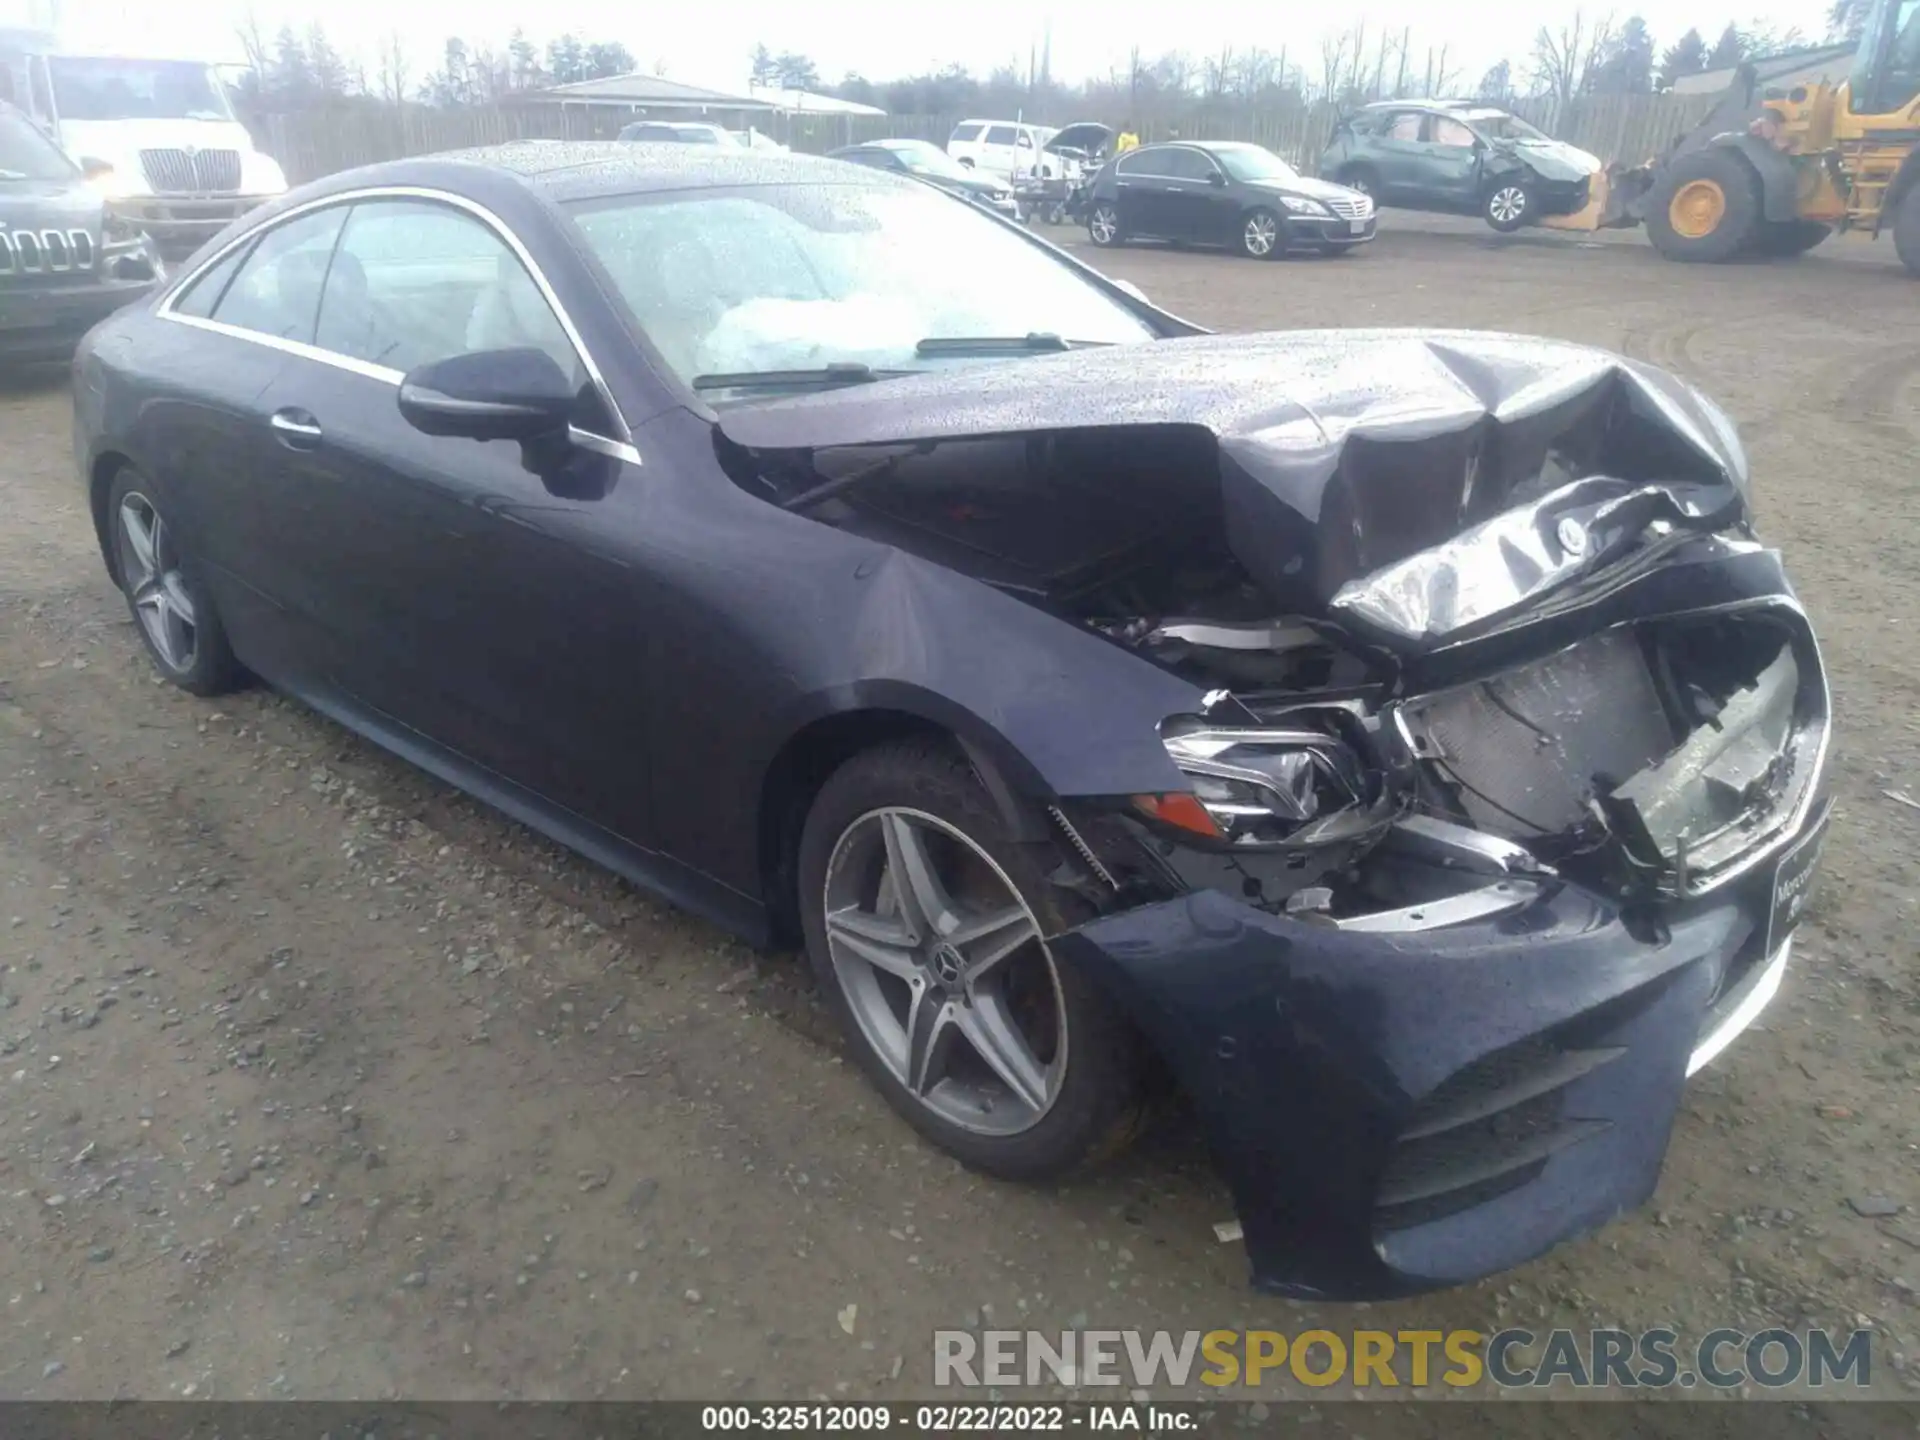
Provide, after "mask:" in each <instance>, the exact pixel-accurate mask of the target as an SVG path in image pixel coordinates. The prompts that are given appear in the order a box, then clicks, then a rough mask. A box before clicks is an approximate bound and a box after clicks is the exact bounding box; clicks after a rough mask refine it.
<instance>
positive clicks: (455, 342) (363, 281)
mask: <svg viewBox="0 0 1920 1440" xmlns="http://www.w3.org/2000/svg"><path fill="white" fill-rule="evenodd" d="M314 343H315V344H317V345H318V346H320V348H321V349H323V350H331V351H333V352H334V353H336V354H339V355H346V356H350V357H352V358H353V359H355V360H364V361H366V362H367V363H368V364H370V365H382V366H385V367H386V368H388V369H390V370H399V371H407V370H412V369H413V368H415V367H416V366H419V365H427V364H431V363H432V362H434V361H436V360H444V359H446V358H447V357H448V356H450V355H464V354H466V353H467V352H469V351H473V350H506V349H516V348H521V347H527V348H531V349H536V350H544V351H546V352H547V354H549V355H551V356H552V357H553V359H554V361H555V362H556V363H557V364H558V365H559V366H560V368H561V370H562V371H563V372H564V373H566V374H567V375H568V376H570V377H572V378H573V379H574V380H575V381H576V382H579V383H583V382H584V380H585V373H584V367H583V366H582V365H581V363H580V357H579V356H578V355H577V354H576V353H575V351H574V348H573V343H572V342H571V341H570V340H568V339H567V334H566V331H564V330H563V329H561V327H560V321H559V318H558V317H557V316H556V315H555V314H554V313H553V310H552V308H551V307H550V306H549V305H548V304H547V302H546V297H544V296H543V295H542V294H541V293H540V291H539V288H538V287H537V286H536V285H535V284H534V282H533V277H532V276H531V275H529V274H528V273H527V270H526V267H525V266H524V265H522V264H521V263H520V261H519V258H518V257H517V256H515V255H514V253H513V252H512V251H511V250H509V249H508V248H507V246H506V244H505V242H504V241H502V240H501V239H500V237H499V236H498V235H496V234H494V232H493V231H492V230H491V229H490V228H488V227H487V226H486V225H485V224H483V223H482V222H481V221H479V220H478V219H476V218H474V217H473V216H471V215H469V214H467V213H466V212H464V211H461V210H456V209H454V208H453V207H451V206H448V205H437V204H434V203H432V202H430V201H420V200H370V201H365V202H362V203H361V204H358V205H356V206H354V207H353V214H352V216H351V217H350V218H349V219H348V220H347V228H346V231H345V233H344V234H342V235H341V237H340V249H339V253H338V254H337V255H336V256H335V258H334V262H333V269H332V271H331V272H330V273H329V275H328V277H327V294H326V300H325V303H323V304H322V305H321V307H320V325H319V331H318V335H317V337H316V339H315V341H314Z"/></svg>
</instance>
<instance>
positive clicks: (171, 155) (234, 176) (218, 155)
mask: <svg viewBox="0 0 1920 1440" xmlns="http://www.w3.org/2000/svg"><path fill="white" fill-rule="evenodd" d="M140 168H141V169H142V170H143V171H145V172H146V176H147V183H148V184H149V185H151V186H152V187H153V188H154V191H155V192H156V193H158V194H162V195H218V194H223V193H224V194H232V193H234V192H236V191H237V190H239V188H240V152H239V151H238V150H142V151H141V152H140Z"/></svg>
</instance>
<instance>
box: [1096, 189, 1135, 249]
mask: <svg viewBox="0 0 1920 1440" xmlns="http://www.w3.org/2000/svg"><path fill="white" fill-rule="evenodd" d="M1087 238H1088V239H1089V240H1091V241H1093V243H1094V244H1096V245H1098V246H1099V247H1100V248H1101V249H1102V250H1111V249H1114V248H1115V247H1116V246H1120V245H1124V244H1126V243H1127V235H1126V231H1124V230H1122V229H1121V228H1120V211H1119V209H1118V208H1117V207H1116V206H1115V205H1114V204H1113V203H1112V202H1111V201H1107V200H1099V201H1096V202H1094V204H1093V205H1091V206H1089V207H1088V209H1087Z"/></svg>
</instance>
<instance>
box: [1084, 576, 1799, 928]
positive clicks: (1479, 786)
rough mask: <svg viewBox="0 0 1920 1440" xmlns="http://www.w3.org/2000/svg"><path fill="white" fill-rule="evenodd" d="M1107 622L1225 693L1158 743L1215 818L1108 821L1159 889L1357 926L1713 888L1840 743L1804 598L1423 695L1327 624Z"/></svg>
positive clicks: (1666, 622)
mask: <svg viewBox="0 0 1920 1440" xmlns="http://www.w3.org/2000/svg"><path fill="white" fill-rule="evenodd" d="M1095 628H1097V629H1100V630H1101V631H1102V633H1105V634H1107V635H1109V636H1110V638H1113V639H1115V640H1116V641H1118V642H1120V643H1125V644H1129V645H1131V646H1132V647H1134V648H1135V649H1137V650H1138V651H1139V652H1140V653H1141V654H1143V655H1144V656H1146V657H1148V658H1150V659H1152V660H1153V661H1154V662H1155V663H1158V664H1162V665H1165V666H1168V667H1169V668H1173V669H1175V670H1176V671H1177V672H1178V673H1181V674H1183V675H1186V676H1188V677H1189V678H1192V679H1194V680H1195V681H1196V682H1197V683H1200V684H1202V685H1204V686H1207V687H1208V693H1207V700H1208V709H1207V713H1206V715H1204V716H1199V717H1176V718H1175V719H1173V720H1171V721H1170V722H1169V723H1168V725H1167V726H1166V727H1164V729H1163V737H1162V738H1163V741H1164V742H1165V744H1166V745H1167V748H1168V751H1169V754H1170V755H1172V756H1173V757H1174V759H1175V763H1176V764H1177V765H1179V767H1180V768H1181V770H1182V772H1183V773H1184V774H1186V775H1187V776H1188V778H1189V779H1190V780H1191V781H1192V783H1193V786H1194V790H1193V795H1194V798H1195V799H1196V800H1197V801H1198V802H1199V805H1200V807H1201V809H1202V810H1204V812H1205V815H1206V819H1207V820H1208V821H1210V822H1211V824H1212V828H1213V830H1214V832H1215V833H1214V834H1213V835H1211V836H1208V835H1205V834H1201V833H1197V832H1198V826H1196V825H1195V824H1193V823H1191V820H1190V818H1189V821H1188V823H1183V824H1181V825H1179V826H1178V827H1175V826H1172V825H1168V824H1166V823H1160V817H1159V816H1157V815H1154V814H1144V815H1124V816H1117V817H1110V819H1112V820H1113V821H1114V822H1115V823H1117V824H1119V825H1121V826H1122V827H1124V828H1126V829H1127V830H1128V831H1129V832H1130V834H1131V837H1132V840H1133V842H1134V845H1135V846H1136V847H1137V848H1138V849H1140V850H1142V851H1144V852H1145V853H1147V854H1149V855H1151V856H1152V857H1153V865H1154V866H1157V867H1158V868H1159V869H1160V870H1161V871H1162V874H1161V875H1160V876H1159V877H1158V879H1159V881H1160V883H1161V884H1165V883H1166V882H1168V881H1169V880H1171V881H1172V882H1173V883H1175V884H1177V885H1179V886H1181V887H1183V888H1198V887H1202V886H1206V887H1212V888H1223V889H1225V890H1227V891H1228V893H1232V894H1236V895H1239V896H1241V897H1243V898H1245V899H1247V900H1248V901H1249V902H1250V903H1252V904H1255V905H1256V906H1259V907H1260V908H1262V909H1266V910H1269V911H1272V912H1274V913H1287V914H1289V915H1293V916H1296V917H1299V918H1303V919H1308V920H1318V921H1321V922H1323V923H1330V924H1337V925H1342V926H1347V927H1350V928H1356V929H1377V928H1406V929H1419V928H1432V927H1437V926H1441V925H1445V924H1449V923H1458V922H1459V921H1461V920H1464V919H1471V918H1479V917H1481V916H1484V915H1486V914H1489V913H1496V912H1497V911H1499V910H1501V909H1507V908H1517V907H1518V906H1519V905H1521V904H1523V903H1524V902H1525V900H1526V899H1527V898H1528V897H1529V895H1530V894H1531V893H1532V888H1533V886H1534V884H1535V882H1537V881H1539V880H1542V879H1551V878H1552V877H1555V876H1564V877H1566V878H1568V879H1573V880H1577V881H1579V882H1580V883H1582V884H1584V885H1587V886H1588V887H1590V888H1592V889H1594V890H1596V891H1598V892H1600V893H1603V894H1607V895H1610V896H1612V897H1614V898H1616V899H1618V900H1620V901H1621V902H1623V903H1637V902H1655V901H1659V900H1661V899H1672V898H1684V897H1688V896H1692V895H1695V894H1700V893H1704V892H1705V891H1706V890H1709V889H1712V888H1713V887H1714V886H1716V885H1718V884H1720V883H1723V882H1724V881H1726V880H1729V879H1731V878H1733V877H1734V876H1735V875H1737V874H1739V873H1742V872H1743V871H1744V869H1745V868H1746V865H1747V864H1748V863H1749V862H1750V861H1751V860H1753V859H1755V858H1758V857H1759V856H1760V855H1761V854H1763V853H1764V852H1765V850H1766V849H1767V847H1768V842H1769V841H1770V840H1771V839H1773V838H1774V837H1777V836H1779V835H1781V834H1783V833H1785V832H1786V831H1787V830H1788V829H1789V828H1791V826H1792V824H1793V822H1794V821H1795V819H1796V818H1797V817H1799V816H1801V815H1803V814H1804V813H1805V810H1806V807H1807V805H1808V804H1810V802H1811V800H1812V798H1813V797H1812V795H1811V789H1812V787H1813V784H1814V781H1815V779H1816V777H1817V773H1818V770H1819V768H1820V760H1821V757H1822V754H1823V752H1824V748H1825V744H1826V738H1827V723H1828V721H1827V699H1826V696H1825V693H1824V688H1823V685H1822V684H1821V682H1820V681H1819V678H1818V677H1819V675H1820V670H1819V666H1818V663H1817V659H1816V658H1815V657H1814V656H1813V655H1812V653H1811V651H1810V648H1809V647H1810V646H1811V643H1812V642H1811V636H1810V633H1809V632H1807V630H1806V628H1805V625H1804V621H1803V620H1801V619H1800V617H1799V613H1798V611H1797V609H1796V608H1794V607H1792V606H1790V605H1773V606H1756V607H1753V608H1751V609H1748V610H1743V611H1740V612H1737V613H1732V614H1712V613H1709V614H1703V615H1682V616H1678V617H1675V618H1671V619H1661V620H1653V621H1646V622H1642V623H1636V624H1627V625H1618V626H1613V627H1609V628H1604V629H1601V630H1599V631H1598V632H1597V633H1593V634H1591V635H1588V636H1587V637H1585V638H1583V639H1580V640H1578V641H1576V642H1575V643H1573V644H1571V645H1568V646H1565V647H1564V648H1561V649H1558V650H1554V651H1552V652H1550V653H1548V654H1545V655H1542V656H1539V657H1537V658H1534V659H1530V660H1527V661H1524V662H1522V663H1519V664H1515V665H1512V666H1510V667H1507V668H1500V669H1496V670H1494V671H1493V672H1492V673H1490V674H1488V675H1486V676H1484V677H1483V678H1478V679H1474V680H1471V681H1467V682H1463V683H1458V684H1454V685H1451V686H1448V687H1446V688H1442V689H1438V690H1435V691H1432V692H1428V693H1422V694H1415V695H1402V694H1400V693H1399V691H1398V687H1397V685H1396V680H1395V677H1394V676H1393V675H1391V674H1385V675H1383V674H1382V673H1380V670H1379V669H1378V668H1377V661H1376V662H1375V663H1373V664H1370V663H1369V662H1370V658H1371V657H1368V656H1365V655H1363V654H1361V653H1358V652H1357V651H1356V650H1355V649H1354V648H1352V647H1350V646H1347V645H1344V644H1343V643H1342V642H1341V639H1340V637H1339V636H1338V634H1337V632H1336V631H1334V630H1333V628H1332V627H1330V626H1327V625H1325V624H1315V623H1311V622H1308V621H1305V620H1300V619H1295V618H1291V617H1287V618H1280V619H1269V620H1265V621H1246V620H1233V621H1213V620H1204V621H1202V620H1194V619H1185V618H1182V619H1165V620H1157V621H1149V620H1145V619H1142V620H1135V621H1130V622H1127V623H1125V624H1121V625H1096V626H1095ZM1136 808H1138V807H1136ZM1107 833H1108V835H1109V837H1110V838H1112V837H1113V836H1114V832H1113V830H1112V829H1111V828H1110V827H1109V828H1107ZM1119 868H1120V869H1121V870H1124V869H1125V868H1126V867H1125V865H1124V863H1123V864H1121V865H1120V867H1119ZM1149 868H1152V867H1149ZM1136 878H1139V879H1142V881H1143V883H1147V884H1149V885H1152V884H1153V881H1152V880H1151V879H1146V878H1145V877H1136Z"/></svg>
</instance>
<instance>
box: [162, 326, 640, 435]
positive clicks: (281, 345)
mask: <svg viewBox="0 0 1920 1440" xmlns="http://www.w3.org/2000/svg"><path fill="white" fill-rule="evenodd" d="M165 318H167V319H168V320H171V321H172V322H173V323H174V324H176V325H191V326H192V327H193V328H194V329H196V330H205V331H208V332H209V333H211V334H214V335H226V336H229V337H231V338H232V339H235V340H246V341H249V342H251V343H252V344H255V345H261V346H264V347H266V348H267V349H269V350H278V351H279V352H280V353H281V354H283V355H297V356H298V357H299V358H300V359H302V360H312V361H315V362H317V363H318V364H321V365H331V366H332V367H333V368H334V369H336V370H345V371H346V372H348V373H349V374H351V375H359V376H361V377H362V378H364V379H367V380H373V381H377V382H378V383H380V384H382V385H388V386H391V387H392V388H393V389H394V390H396V391H397V390H398V389H399V388H400V385H401V382H402V381H404V380H405V379H406V378H407V377H406V375H405V373H404V372H402V371H399V370H394V369H391V368H389V367H388V366H385V365H375V364H372V363H370V362H368V361H366V360H356V359H354V358H353V357H352V356H351V355H342V354H340V353H339V352H338V351H337V350H322V349H321V348H320V347H319V346H318V345H308V344H307V343H305V342H304V341H301V340H288V339H286V338H284V337H283V336H279V335H265V334H262V333H261V332H260V331H258V330H248V329H246V328H245V327H243V326H240V325H228V324H225V323H223V322H222V321H219V320H208V319H206V318H205V317H203V316H200V315H181V314H179V313H177V312H175V311H173V310H172V309H169V310H168V311H167V312H166V317H165ZM608 403H609V404H611V403H612V402H611V401H609V402H608ZM615 413H616V414H618V412H617V411H616V412H615ZM622 423H623V424H624V423H625V422H624V421H623V422H622ZM567 438H568V439H570V440H572V441H573V443H574V444H576V445H578V446H579V447H580V448H581V449H582V450H591V451H592V452H593V453H594V454H596V455H605V456H607V457H609V458H610V459H614V460H624V461H626V463H627V464H629V465H639V464H641V463H642V462H641V459H640V452H639V451H638V450H636V449H634V447H633V445H632V443H631V442H629V441H626V440H615V439H612V438H610V437H608V436H605V435H596V434H595V433H594V432H593V431H591V430H582V429H580V428H579V427H578V426H575V425H569V426H568V427H567Z"/></svg>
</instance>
